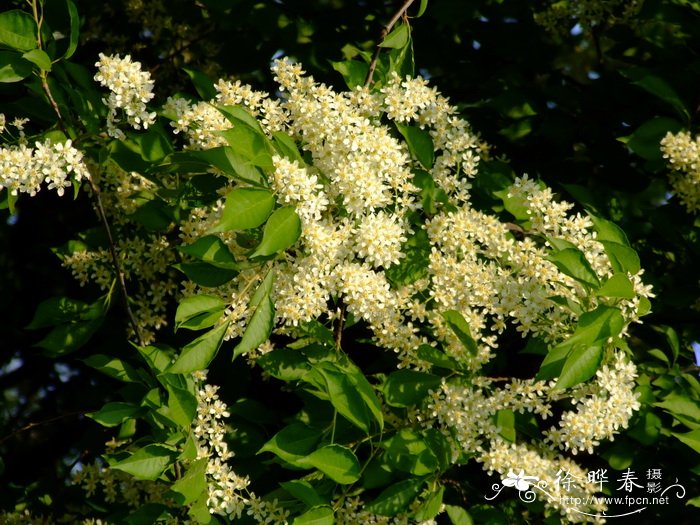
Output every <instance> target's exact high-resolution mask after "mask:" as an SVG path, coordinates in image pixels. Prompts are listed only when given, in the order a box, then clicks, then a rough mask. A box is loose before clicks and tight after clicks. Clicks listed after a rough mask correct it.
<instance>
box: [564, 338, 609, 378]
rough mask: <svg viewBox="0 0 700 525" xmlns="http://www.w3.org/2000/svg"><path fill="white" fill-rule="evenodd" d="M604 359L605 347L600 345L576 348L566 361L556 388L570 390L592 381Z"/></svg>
mask: <svg viewBox="0 0 700 525" xmlns="http://www.w3.org/2000/svg"><path fill="white" fill-rule="evenodd" d="M602 359H603V347H602V345H600V344H597V345H594V346H589V347H585V346H579V347H576V348H574V349H573V350H572V351H571V352H570V353H569V355H568V356H567V358H566V361H564V366H563V368H562V370H561V374H560V375H559V380H558V381H557V384H556V386H555V388H558V389H564V388H569V387H572V386H574V385H578V384H579V383H582V382H583V381H586V380H588V379H590V378H591V377H593V376H594V375H595V373H596V370H598V367H599V366H600V362H601V361H602Z"/></svg>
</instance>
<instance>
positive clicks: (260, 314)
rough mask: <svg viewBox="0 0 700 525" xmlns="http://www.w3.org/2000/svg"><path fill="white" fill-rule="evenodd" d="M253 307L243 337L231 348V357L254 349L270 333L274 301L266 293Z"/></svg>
mask: <svg viewBox="0 0 700 525" xmlns="http://www.w3.org/2000/svg"><path fill="white" fill-rule="evenodd" d="M254 308H255V311H254V312H253V315H252V316H251V317H250V321H248V326H246V329H245V332H244V333H243V337H242V338H241V340H240V342H239V343H238V344H237V345H236V347H235V348H234V349H233V359H235V358H236V357H238V356H239V355H242V354H247V353H248V352H251V351H253V350H255V349H256V348H257V347H258V346H260V345H261V344H263V343H264V342H265V341H267V338H268V337H270V334H271V333H272V328H273V326H274V321H275V303H274V302H273V301H272V299H270V296H269V295H266V296H265V297H264V298H263V299H262V301H261V302H260V304H259V305H257V306H255V307H254Z"/></svg>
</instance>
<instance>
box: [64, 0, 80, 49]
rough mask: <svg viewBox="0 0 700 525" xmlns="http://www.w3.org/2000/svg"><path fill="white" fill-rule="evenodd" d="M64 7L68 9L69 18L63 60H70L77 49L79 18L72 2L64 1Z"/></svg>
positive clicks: (71, 0) (69, 0)
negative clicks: (66, 43)
mask: <svg viewBox="0 0 700 525" xmlns="http://www.w3.org/2000/svg"><path fill="white" fill-rule="evenodd" d="M66 5H67V7H68V17H69V18H70V34H69V35H68V48H67V49H66V52H65V53H64V54H63V58H70V57H72V56H73V53H75V50H76V49H78V38H79V37H80V16H79V15H78V8H77V7H76V6H75V2H73V0H66Z"/></svg>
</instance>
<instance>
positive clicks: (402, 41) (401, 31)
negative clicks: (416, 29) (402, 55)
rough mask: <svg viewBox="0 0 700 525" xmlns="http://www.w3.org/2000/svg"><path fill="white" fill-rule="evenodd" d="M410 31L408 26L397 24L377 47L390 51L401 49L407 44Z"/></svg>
mask: <svg viewBox="0 0 700 525" xmlns="http://www.w3.org/2000/svg"><path fill="white" fill-rule="evenodd" d="M409 37H410V31H409V29H408V24H399V25H398V26H397V27H396V28H395V29H394V30H393V31H392V32H391V33H389V34H388V35H387V36H386V38H384V40H382V41H381V42H380V43H379V47H388V48H391V49H401V48H403V47H405V46H406V44H408V40H409Z"/></svg>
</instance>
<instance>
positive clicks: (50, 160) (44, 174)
mask: <svg viewBox="0 0 700 525" xmlns="http://www.w3.org/2000/svg"><path fill="white" fill-rule="evenodd" d="M89 176H90V174H89V172H88V169H87V167H86V166H85V162H84V161H83V153H82V152H81V151H79V150H77V149H75V148H74V147H73V145H72V143H71V141H70V140H67V141H66V142H65V143H60V142H57V143H53V142H52V141H51V140H49V139H47V140H45V141H43V142H36V143H35V144H34V147H33V148H29V147H27V146H26V145H24V144H20V145H17V146H7V147H0V190H2V189H3V188H7V189H8V191H9V192H10V193H11V194H12V195H18V194H19V193H28V194H29V195H31V196H34V195H36V194H37V192H38V191H39V190H40V189H41V185H42V184H43V183H46V184H48V186H47V187H48V189H50V190H51V189H55V190H56V193H58V194H59V195H63V193H64V192H65V189H66V188H69V187H70V186H71V184H72V181H76V182H78V181H80V180H82V179H87V178H88V177H89Z"/></svg>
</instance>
